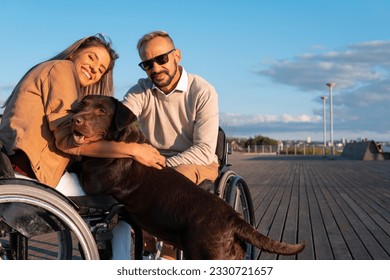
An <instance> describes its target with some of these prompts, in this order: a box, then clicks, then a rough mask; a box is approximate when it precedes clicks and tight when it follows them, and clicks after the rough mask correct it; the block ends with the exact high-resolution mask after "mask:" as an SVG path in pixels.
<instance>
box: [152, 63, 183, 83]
mask: <svg viewBox="0 0 390 280" xmlns="http://www.w3.org/2000/svg"><path fill="white" fill-rule="evenodd" d="M161 73H164V74H165V75H166V76H168V79H167V80H166V81H159V80H158V79H156V78H155V76H156V75H158V74H161ZM176 73H177V64H176V63H175V70H174V71H173V73H172V75H170V74H169V71H168V70H162V71H160V72H153V73H152V74H151V75H150V79H151V80H152V82H153V84H154V85H155V86H156V87H158V88H160V89H161V88H164V87H167V86H169V85H170V84H171V83H172V80H173V78H174V77H175V75H176Z"/></svg>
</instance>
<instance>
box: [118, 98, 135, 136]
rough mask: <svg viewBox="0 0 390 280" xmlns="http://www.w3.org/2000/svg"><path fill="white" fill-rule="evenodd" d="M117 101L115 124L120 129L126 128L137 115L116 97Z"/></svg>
mask: <svg viewBox="0 0 390 280" xmlns="http://www.w3.org/2000/svg"><path fill="white" fill-rule="evenodd" d="M115 101H116V110H115V117H114V120H115V125H116V128H117V129H118V130H119V131H120V130H122V129H124V128H125V127H126V126H128V125H130V124H131V123H133V122H135V121H136V120H137V116H136V115H134V113H133V112H132V111H131V110H130V109H129V108H127V107H126V106H125V105H124V104H123V103H122V102H120V101H119V100H117V99H115Z"/></svg>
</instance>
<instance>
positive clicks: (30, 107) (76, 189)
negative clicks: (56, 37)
mask: <svg viewBox="0 0 390 280" xmlns="http://www.w3.org/2000/svg"><path fill="white" fill-rule="evenodd" d="M117 58H118V55H117V54H116V52H115V51H114V50H113V49H112V48H111V42H110V41H109V40H107V39H106V37H104V36H103V35H102V34H100V33H99V34H97V35H95V36H89V37H86V38H83V39H80V40H78V41H76V42H75V43H73V44H72V45H71V46H69V47H68V48H67V49H65V50H64V51H63V52H61V53H60V54H58V55H57V56H55V57H53V58H52V59H50V60H48V61H45V62H42V63H40V64H38V65H36V66H34V67H33V68H31V69H30V70H29V71H28V72H27V73H26V74H25V75H24V77H23V78H22V79H21V80H20V82H19V83H18V84H17V85H16V87H15V89H14V90H13V92H12V94H11V96H10V97H9V98H8V100H7V101H6V103H5V107H6V108H5V110H4V113H3V118H2V121H1V124H0V146H3V147H4V149H5V151H6V153H7V154H8V155H9V157H10V160H11V163H12V165H13V167H14V170H15V172H16V174H17V176H19V177H22V176H27V177H29V178H32V179H36V180H37V181H39V182H41V183H44V184H46V185H48V186H51V187H53V188H56V189H57V190H58V191H60V192H62V193H64V194H65V195H67V196H76V195H83V194H84V192H83V191H82V188H81V186H80V183H79V181H78V179H77V176H75V175H74V174H71V173H68V172H66V168H67V166H68V164H69V162H70V159H71V157H72V155H86V156H93V157H114V158H116V157H133V158H134V159H135V160H137V161H139V162H141V163H143V164H145V165H148V166H152V167H155V168H162V167H161V166H160V165H159V164H156V162H165V158H164V157H163V156H161V155H160V154H159V153H158V151H157V150H156V149H154V148H153V147H152V146H150V145H147V144H143V145H140V144H135V143H132V144H126V143H118V142H107V141H101V142H96V143H92V144H88V145H82V146H80V145H77V143H75V141H74V139H73V136H72V134H71V133H70V130H69V121H70V119H71V118H72V113H70V112H71V110H72V109H75V106H76V105H77V101H79V100H80V99H81V98H82V97H83V96H85V95H87V94H102V95H113V67H114V64H115V60H116V59H117ZM117 228H122V229H123V230H124V231H125V232H126V231H127V232H126V233H127V234H128V233H129V227H128V225H127V226H123V224H122V225H121V224H119V225H118V226H117ZM115 235H116V234H115V230H114V240H113V247H115V242H116V237H115ZM119 235H120V234H119ZM126 239H127V240H126ZM126 239H125V241H127V242H124V243H126V245H127V247H128V246H129V240H130V238H127V237H126ZM124 243H123V244H121V245H119V247H122V248H123V245H124ZM115 250H116V249H115V248H114V249H113V253H114V258H116V252H115ZM125 253H126V255H127V249H126V250H125ZM117 258H125V256H117Z"/></svg>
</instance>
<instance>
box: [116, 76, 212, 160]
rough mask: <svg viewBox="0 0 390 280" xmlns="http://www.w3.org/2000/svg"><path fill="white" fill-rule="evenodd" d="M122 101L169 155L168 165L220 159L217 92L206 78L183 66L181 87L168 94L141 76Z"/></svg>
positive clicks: (154, 144) (144, 129) (153, 139)
mask: <svg viewBox="0 0 390 280" xmlns="http://www.w3.org/2000/svg"><path fill="white" fill-rule="evenodd" d="M123 103H124V104H125V105H126V106H127V107H128V108H130V110H132V111H133V113H134V114H135V115H137V116H138V119H139V123H140V126H141V129H142V131H143V132H144V134H145V135H146V137H147V138H148V139H149V140H150V141H151V144H152V145H153V146H155V147H156V148H157V149H159V150H160V152H161V154H163V155H165V156H167V157H168V159H167V165H168V166H176V165H180V164H198V165H208V164H211V163H212V162H218V160H217V157H216V155H215V149H216V144H217V137H218V126H219V118H218V95H217V92H216V91H215V89H214V87H213V86H211V85H210V84H209V83H208V82H207V81H205V80H204V79H203V78H201V77H199V76H196V75H193V74H188V73H186V72H185V70H184V69H183V72H182V75H181V78H180V81H179V84H178V86H177V87H176V89H175V90H174V91H173V92H172V93H170V94H168V95H165V94H164V93H163V92H161V91H160V90H159V89H157V88H155V87H154V86H153V83H152V82H151V81H150V80H149V79H140V80H139V81H138V83H137V84H136V85H135V86H133V87H132V88H130V90H129V91H128V92H127V93H126V95H125V96H124V99H123Z"/></svg>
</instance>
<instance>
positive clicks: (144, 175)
mask: <svg viewBox="0 0 390 280" xmlns="http://www.w3.org/2000/svg"><path fill="white" fill-rule="evenodd" d="M81 104H82V105H81V106H80V109H79V110H78V112H76V114H75V115H74V117H73V122H72V129H73V131H74V132H75V134H78V135H80V134H84V132H86V131H87V132H88V134H90V135H89V137H95V136H96V135H91V132H94V133H93V134H99V135H102V138H104V139H106V140H114V141H124V142H137V143H143V142H145V141H147V139H146V138H145V136H144V135H143V134H142V133H141V132H140V131H139V129H138V128H137V127H136V126H135V125H134V124H133V122H134V121H135V120H136V117H135V116H134V114H133V113H132V112H131V111H130V110H129V109H128V108H127V107H125V106H124V105H123V104H122V103H121V102H119V101H118V100H116V99H115V98H112V97H104V96H96V95H94V96H87V97H85V98H84V99H83V100H82V102H81ZM82 183H83V185H84V187H85V189H86V191H87V192H88V193H89V194H97V193H99V194H107V195H112V196H113V197H114V198H115V199H116V200H118V201H119V202H121V203H123V204H124V205H125V209H126V210H127V211H128V213H129V214H130V215H131V217H132V219H133V220H134V221H135V222H136V223H137V225H138V226H140V227H141V228H143V229H144V230H146V231H147V232H149V233H151V234H153V235H155V236H157V237H158V238H160V239H162V240H165V241H167V242H169V243H171V244H173V245H174V246H176V247H177V248H180V249H182V250H183V252H184V257H185V259H220V260H221V259H225V260H227V259H242V258H243V257H244V254H245V251H244V248H243V243H244V242H243V241H245V242H248V243H251V244H253V245H254V246H256V247H258V248H260V249H262V250H265V251H267V252H270V253H277V254H287V255H291V254H298V253H299V252H301V251H302V250H303V249H304V248H305V244H304V243H302V244H287V243H282V242H278V241H275V240H272V239H270V238H268V237H266V236H264V235H262V234H261V233H259V232H257V231H256V230H255V229H254V228H253V227H252V226H251V225H249V224H248V223H246V222H245V221H244V220H243V219H242V218H241V217H240V215H239V214H238V213H237V212H235V211H234V210H233V208H231V207H230V206H229V205H228V204H227V203H226V202H225V201H223V200H222V199H220V198H218V197H217V196H216V195H213V194H211V193H209V192H207V191H204V190H202V189H201V188H199V187H197V186H196V185H195V184H193V183H192V182H191V181H190V180H189V179H187V178H186V177H184V176H183V175H181V174H180V173H178V172H176V171H175V170H173V169H172V168H163V169H162V170H158V169H154V168H150V167H146V166H144V165H141V164H139V163H138V162H136V161H134V160H132V159H130V158H123V159H101V158H85V159H83V172H82Z"/></svg>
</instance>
